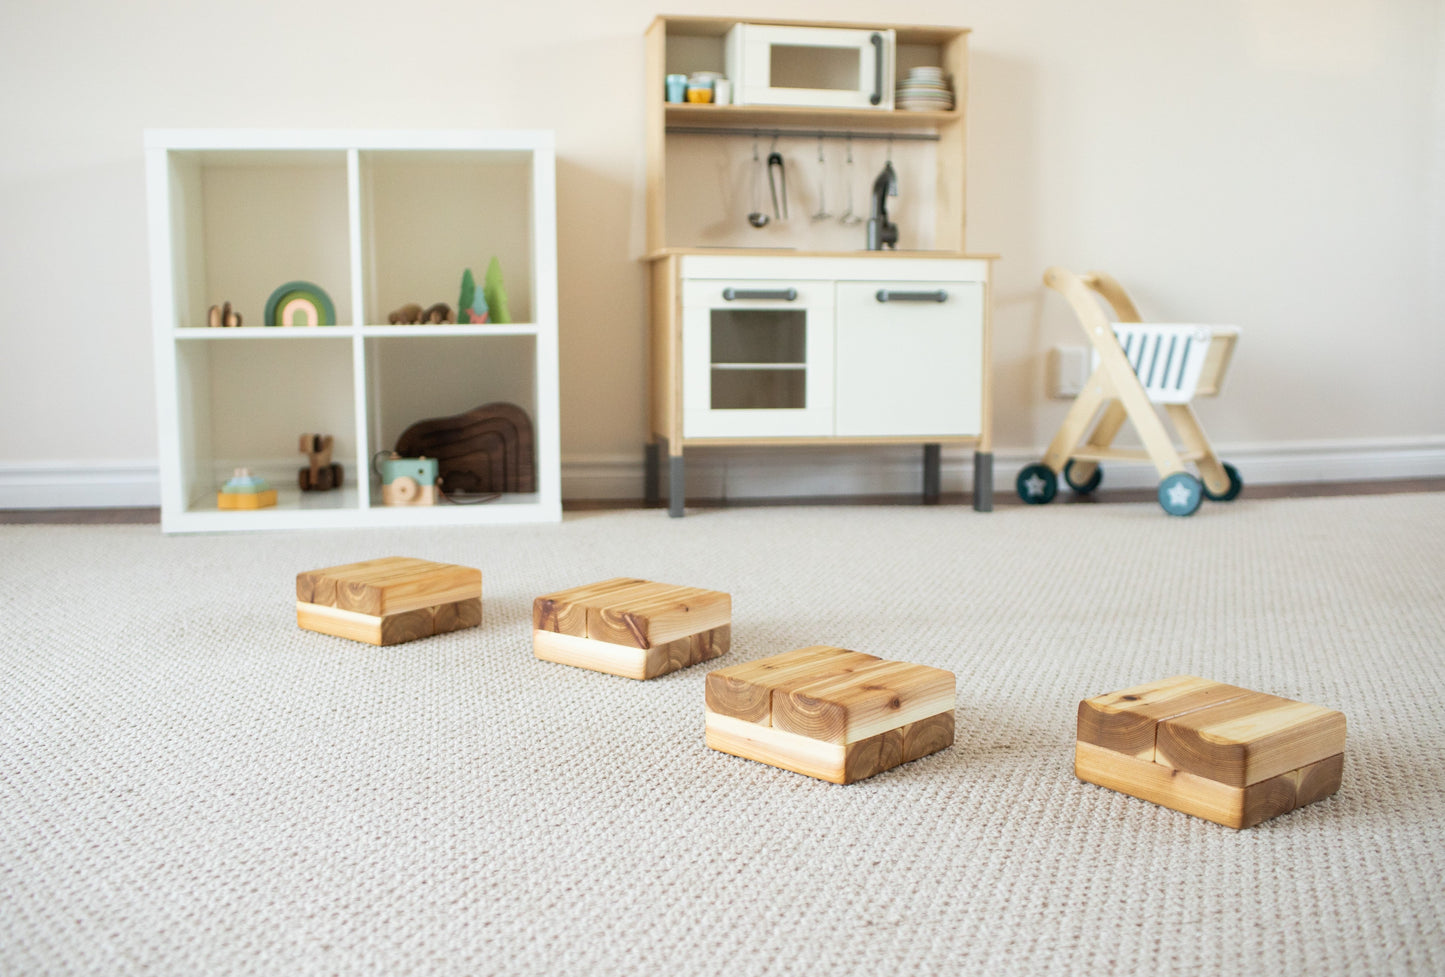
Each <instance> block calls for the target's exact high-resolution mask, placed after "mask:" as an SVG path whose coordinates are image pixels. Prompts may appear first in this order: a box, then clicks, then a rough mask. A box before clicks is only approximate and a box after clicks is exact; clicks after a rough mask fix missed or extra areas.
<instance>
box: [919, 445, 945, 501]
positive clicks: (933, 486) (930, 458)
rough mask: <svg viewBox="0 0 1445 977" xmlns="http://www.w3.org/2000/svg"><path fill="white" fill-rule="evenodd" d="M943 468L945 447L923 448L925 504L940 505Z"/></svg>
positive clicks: (927, 446) (928, 446) (925, 446)
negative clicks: (939, 497)
mask: <svg viewBox="0 0 1445 977" xmlns="http://www.w3.org/2000/svg"><path fill="white" fill-rule="evenodd" d="M942 466H943V445H941V444H925V445H924V446H923V504H924V505H938V496H939V484H940V481H941V477H940V470H941V469H942Z"/></svg>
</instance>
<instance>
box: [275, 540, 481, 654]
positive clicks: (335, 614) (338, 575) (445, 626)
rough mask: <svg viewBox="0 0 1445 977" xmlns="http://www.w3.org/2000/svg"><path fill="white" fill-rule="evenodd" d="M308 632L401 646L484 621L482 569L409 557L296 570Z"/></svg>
mask: <svg viewBox="0 0 1445 977" xmlns="http://www.w3.org/2000/svg"><path fill="white" fill-rule="evenodd" d="M296 623H297V624H299V625H300V626H301V627H302V628H305V629H306V630H307V631H319V632H321V633H322V634H330V635H335V636H336V637H338V638H350V639H351V640H353V641H364V642H366V643H367V644H373V645H397V644H401V643H402V642H404V641H414V640H416V639H417V638H428V637H431V636H432V635H434V634H444V633H445V632H447V631H460V630H462V629H463V628H474V627H476V626H477V625H479V624H481V623H482V571H480V570H475V569H473V568H471V567H463V566H456V565H454V564H451V563H433V562H431V561H430V560H418V559H413V558H412V557H407V556H388V557H385V558H383V559H379V560H366V561H364V562H361V563H348V564H346V565H345V566H339V567H328V568H326V569H324V570H310V571H307V572H305V573H298V574H296Z"/></svg>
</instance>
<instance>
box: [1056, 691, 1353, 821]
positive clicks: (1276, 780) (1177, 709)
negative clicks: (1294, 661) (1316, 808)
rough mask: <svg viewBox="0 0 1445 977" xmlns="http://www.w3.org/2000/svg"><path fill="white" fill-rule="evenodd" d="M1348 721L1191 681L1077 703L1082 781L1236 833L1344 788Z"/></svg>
mask: <svg viewBox="0 0 1445 977" xmlns="http://www.w3.org/2000/svg"><path fill="white" fill-rule="evenodd" d="M1344 752H1345V716H1344V714H1343V713H1341V712H1336V711H1335V710H1333V709H1326V708H1324V707H1323V706H1312V705H1310V704H1309V703H1307V702H1295V701H1294V700H1292V699H1282V698H1280V697H1279V696H1274V695H1266V694H1264V693H1262V692H1251V691H1250V690H1249V689H1242V688H1239V687H1238V686H1234V685H1225V684H1223V683H1220V682H1211V681H1209V680H1208V679H1202V678H1195V677H1194V676H1192V675H1180V676H1175V677H1174V678H1167V679H1163V680H1161V681H1158V682H1151V683H1149V684H1147V685H1139V686H1136V687H1134V688H1132V689H1125V690H1123V691H1122V692H1111V693H1109V694H1108V695H1101V696H1096V697H1094V698H1092V699H1085V700H1084V701H1083V702H1080V703H1079V731H1078V743H1077V744H1076V746H1075V752H1074V772H1075V773H1076V774H1077V775H1078V777H1079V779H1080V780H1086V781H1088V782H1089V783H1093V784H1098V785H1100V786H1101V787H1108V788H1111V789H1113V790H1117V791H1122V792H1123V793H1125V794H1131V795H1133V796H1134V797H1139V798H1142V799H1144V800H1146V801H1153V802H1154V803H1155V804H1162V805H1163V806H1165V807H1169V808H1173V809H1174V810H1176V811H1183V812H1184V813H1185V814H1192V815H1194V816H1195V817H1200V818H1204V819H1206V820H1209V821H1214V822H1217V823H1218V824H1222V825H1225V826H1227V827H1230V828H1248V827H1251V826H1253V825H1256V824H1259V823H1260V822H1261V821H1266V820H1268V819H1269V818H1272V817H1275V816H1276V815H1279V814H1284V813H1286V812H1289V811H1293V810H1294V809H1295V808H1298V807H1304V806H1305V805H1306V804H1311V803H1313V802H1315V801H1318V800H1321V799H1323V798H1326V797H1328V796H1330V795H1331V794H1333V793H1334V792H1335V791H1337V790H1339V787H1340V777H1341V774H1342V773H1343V771H1344V764H1345V757H1344Z"/></svg>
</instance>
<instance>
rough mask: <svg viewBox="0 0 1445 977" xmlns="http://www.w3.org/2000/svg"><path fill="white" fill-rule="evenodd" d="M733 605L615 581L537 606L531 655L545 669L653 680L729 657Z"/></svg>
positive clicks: (703, 594)
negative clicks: (546, 663)
mask: <svg viewBox="0 0 1445 977" xmlns="http://www.w3.org/2000/svg"><path fill="white" fill-rule="evenodd" d="M732 613H733V607H732V597H731V596H729V595H728V594H724V593H722V592H720V591H716V590H700V589H698V588H696V587H677V586H673V585H671V584H663V583H653V582H651V581H649V580H638V579H635V578H631V577H617V578H615V579H612V580H604V581H602V582H601V583H595V584H588V585H587V586H585V587H572V588H571V589H568V590H559V591H558V592H556V593H555V594H544V595H543V596H541V597H538V598H537V599H536V600H535V601H534V602H533V604H532V651H533V653H534V654H535V655H536V656H537V657H538V658H541V659H542V660H544V661H551V662H558V663H560V664H563V665H575V666H577V667H578V668H589V669H591V670H593V671H595V672H607V673H608V674H611V675H620V676H622V677H623V678H635V679H649V678H655V677H657V676H658V675H664V674H666V673H668V672H672V671H676V670H677V669H679V668H686V667H687V666H689V665H695V664H697V663H698V662H701V661H707V660H708V659H710V658H716V657H718V656H719V655H722V654H726V652H727V650H728V645H729V643H730V641H731V637H732Z"/></svg>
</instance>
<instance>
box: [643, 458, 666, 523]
mask: <svg viewBox="0 0 1445 977" xmlns="http://www.w3.org/2000/svg"><path fill="white" fill-rule="evenodd" d="M661 454H662V449H661V448H660V447H659V446H658V443H657V442H656V441H651V442H648V444H647V448H646V454H645V455H644V456H643V461H642V504H643V505H645V506H647V507H648V508H649V509H651V508H654V507H656V506H659V505H661V504H662V485H661V483H662V465H661V460H660V459H661Z"/></svg>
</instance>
